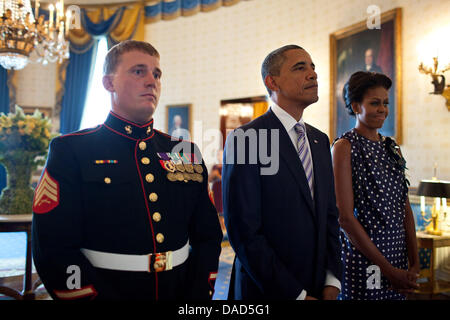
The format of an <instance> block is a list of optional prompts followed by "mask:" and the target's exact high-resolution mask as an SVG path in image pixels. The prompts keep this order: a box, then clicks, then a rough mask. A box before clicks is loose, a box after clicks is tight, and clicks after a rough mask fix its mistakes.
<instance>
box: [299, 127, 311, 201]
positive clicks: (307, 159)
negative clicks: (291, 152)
mask: <svg viewBox="0 0 450 320" xmlns="http://www.w3.org/2000/svg"><path fill="white" fill-rule="evenodd" d="M294 130H295V132H296V133H297V135H298V137H297V152H298V156H299V157H300V160H301V161H302V164H303V169H304V170H305V174H306V179H308V185H309V190H311V197H312V198H313V199H314V174H313V168H312V163H311V161H312V156H311V154H310V151H309V146H308V144H307V142H306V128H305V125H304V124H303V123H297V124H296V125H295V126H294Z"/></svg>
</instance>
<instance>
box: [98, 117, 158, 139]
mask: <svg viewBox="0 0 450 320" xmlns="http://www.w3.org/2000/svg"><path fill="white" fill-rule="evenodd" d="M104 125H105V127H107V128H108V129H109V130H111V131H113V132H115V133H117V134H120V135H122V136H125V137H127V138H129V139H131V140H143V139H147V138H151V137H153V135H154V130H153V119H152V120H150V121H149V122H147V123H145V124H137V123H135V122H132V121H130V120H127V119H125V118H122V117H121V116H119V115H118V114H116V113H114V112H112V111H110V112H109V115H108V117H107V118H106V121H105V123H104Z"/></svg>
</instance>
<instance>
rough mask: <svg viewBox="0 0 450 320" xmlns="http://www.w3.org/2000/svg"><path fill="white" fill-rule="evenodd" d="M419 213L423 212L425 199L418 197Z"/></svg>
mask: <svg viewBox="0 0 450 320" xmlns="http://www.w3.org/2000/svg"><path fill="white" fill-rule="evenodd" d="M420 212H425V197H424V196H420Z"/></svg>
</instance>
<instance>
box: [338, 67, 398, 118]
mask: <svg viewBox="0 0 450 320" xmlns="http://www.w3.org/2000/svg"><path fill="white" fill-rule="evenodd" d="M391 86H392V81H391V79H389V77H388V76H386V75H384V74H382V73H376V72H365V71H358V72H355V73H354V74H352V75H351V77H350V79H349V80H348V81H347V83H346V84H345V86H344V89H343V90H342V96H343V98H344V103H345V107H346V108H347V111H348V113H349V114H350V115H352V116H354V115H355V113H354V112H353V109H352V102H361V101H362V100H363V98H364V94H365V93H366V92H367V90H368V89H372V88H376V87H383V88H385V89H386V90H389V88H390V87H391Z"/></svg>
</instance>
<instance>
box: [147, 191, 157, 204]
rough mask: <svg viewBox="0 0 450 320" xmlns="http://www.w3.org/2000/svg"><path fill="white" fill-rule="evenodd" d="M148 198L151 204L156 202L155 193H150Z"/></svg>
mask: <svg viewBox="0 0 450 320" xmlns="http://www.w3.org/2000/svg"><path fill="white" fill-rule="evenodd" d="M148 198H149V199H150V201H151V202H156V201H157V200H158V195H157V194H156V193H154V192H152V193H150V195H149V196H148Z"/></svg>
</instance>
